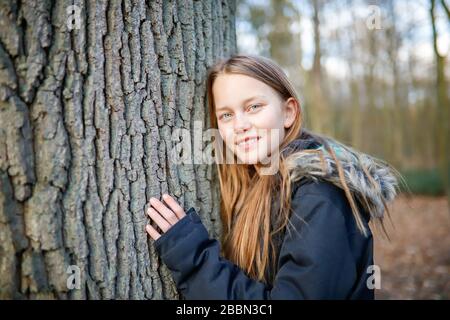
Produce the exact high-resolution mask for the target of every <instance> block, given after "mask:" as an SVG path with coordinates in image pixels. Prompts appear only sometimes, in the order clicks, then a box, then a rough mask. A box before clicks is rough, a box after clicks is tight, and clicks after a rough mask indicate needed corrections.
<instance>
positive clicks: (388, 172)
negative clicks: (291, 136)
mask: <svg viewBox="0 0 450 320" xmlns="http://www.w3.org/2000/svg"><path fill="white" fill-rule="evenodd" d="M320 139H321V140H322V143H320V142H317V139H314V138H312V136H311V135H309V134H302V137H301V138H299V139H297V140H294V141H293V142H292V143H290V144H289V146H288V148H287V149H286V150H285V151H284V152H285V153H286V154H285V158H286V164H287V168H288V170H289V172H290V176H291V179H292V182H295V181H299V180H301V179H303V178H310V179H312V180H315V181H317V180H318V179H322V180H325V181H329V182H331V183H333V184H334V185H336V186H337V187H339V188H341V189H343V185H342V183H341V181H340V179H339V173H338V170H337V166H336V161H335V160H334V158H333V157H332V155H331V154H330V153H329V152H328V151H327V150H326V148H325V147H324V145H325V144H328V146H330V147H331V148H332V149H333V150H334V152H335V154H336V157H337V158H338V159H339V161H340V163H341V165H342V168H343V173H344V177H345V181H346V184H347V186H348V188H349V190H350V192H351V193H352V195H353V197H354V198H355V199H356V200H358V202H359V203H360V205H361V206H362V208H363V209H364V210H365V211H366V212H367V213H370V216H371V218H382V217H383V215H384V211H385V207H386V204H387V203H388V202H390V201H392V200H393V199H394V198H395V196H396V194H397V189H398V188H397V187H398V182H397V176H396V171H395V169H394V168H392V167H391V166H390V165H389V164H387V163H385V162H383V161H382V160H379V159H377V158H375V157H372V156H369V155H367V154H364V153H361V152H357V151H356V150H354V149H352V148H350V147H348V146H346V145H343V144H342V143H339V142H337V141H336V140H333V139H331V138H324V137H320Z"/></svg>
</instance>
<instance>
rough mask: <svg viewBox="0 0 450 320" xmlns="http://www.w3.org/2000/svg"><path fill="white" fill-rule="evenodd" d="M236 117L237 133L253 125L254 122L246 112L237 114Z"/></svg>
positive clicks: (235, 129) (235, 127)
mask: <svg viewBox="0 0 450 320" xmlns="http://www.w3.org/2000/svg"><path fill="white" fill-rule="evenodd" d="M234 119H235V120H234V131H235V133H241V132H245V131H247V130H249V129H250V128H251V127H252V124H251V123H250V121H249V119H248V118H247V116H246V115H245V114H236V116H235V118H234Z"/></svg>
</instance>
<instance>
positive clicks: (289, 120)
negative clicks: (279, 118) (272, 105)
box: [284, 97, 300, 129]
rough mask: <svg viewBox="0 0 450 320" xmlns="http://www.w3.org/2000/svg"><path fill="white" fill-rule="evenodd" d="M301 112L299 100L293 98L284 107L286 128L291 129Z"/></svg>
mask: <svg viewBox="0 0 450 320" xmlns="http://www.w3.org/2000/svg"><path fill="white" fill-rule="evenodd" d="M299 111H300V105H299V104H298V102H297V100H295V99H294V98H293V97H290V98H289V99H287V100H286V102H285V107H284V127H285V128H286V129H287V128H290V127H291V126H292V125H293V124H294V121H295V117H296V115H297V113H299Z"/></svg>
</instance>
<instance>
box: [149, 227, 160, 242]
mask: <svg viewBox="0 0 450 320" xmlns="http://www.w3.org/2000/svg"><path fill="white" fill-rule="evenodd" d="M145 230H146V231H147V233H148V234H149V235H150V237H152V239H153V240H157V239H158V238H159V237H161V235H160V234H159V232H158V231H156V229H155V228H153V227H152V226H151V225H149V224H148V225H146V226H145Z"/></svg>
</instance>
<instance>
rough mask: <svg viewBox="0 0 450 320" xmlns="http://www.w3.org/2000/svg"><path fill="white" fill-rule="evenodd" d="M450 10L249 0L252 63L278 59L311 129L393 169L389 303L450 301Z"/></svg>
mask: <svg viewBox="0 0 450 320" xmlns="http://www.w3.org/2000/svg"><path fill="white" fill-rule="evenodd" d="M449 10H450V2H449V1H448V0H417V1H412V0H395V1H394V0H379V1H368V0H241V1H238V8H237V41H238V48H239V52H240V53H246V54H258V55H263V56H266V57H269V58H272V59H274V60H275V61H276V62H278V63H279V64H280V65H281V66H282V67H283V68H284V70H285V71H286V73H287V74H288V75H289V77H290V78H291V80H293V82H294V84H295V86H296V87H297V90H298V92H299V94H300V98H301V103H302V108H303V111H304V115H305V122H306V126H307V127H308V128H309V129H311V130H313V131H316V132H319V133H322V134H325V135H329V136H332V137H335V138H337V139H338V140H340V141H342V142H344V143H346V144H349V145H351V146H353V147H355V148H356V149H359V150H361V151H364V152H366V153H369V154H371V155H374V156H376V157H378V158H381V159H384V160H386V161H388V162H389V163H391V164H392V165H393V166H394V167H395V168H396V169H397V170H399V171H400V173H401V174H402V175H403V177H404V178H405V182H406V183H405V184H403V185H402V189H403V191H405V192H404V193H403V194H402V195H401V196H400V197H399V198H398V200H396V202H395V203H394V204H393V205H392V209H391V223H388V231H389V232H390V235H391V241H387V240H385V239H383V238H382V237H376V239H377V240H376V242H375V246H376V263H377V264H379V265H380V267H381V272H382V288H381V290H378V291H377V297H378V298H394V299H399V298H402V299H405V298H411V299H414V298H422V299H450V210H449V207H450V206H449V203H450V146H449V144H450V129H449V123H450V112H449V109H450V92H449V91H450V90H449V89H450V85H449V82H450V80H449V79H450V77H449V75H450V66H449V51H450V49H449V48H450V11H449Z"/></svg>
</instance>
